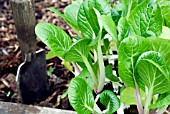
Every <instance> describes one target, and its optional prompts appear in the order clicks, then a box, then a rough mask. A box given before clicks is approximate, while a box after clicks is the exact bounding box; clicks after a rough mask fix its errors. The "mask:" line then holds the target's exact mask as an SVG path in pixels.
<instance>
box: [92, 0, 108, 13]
mask: <svg viewBox="0 0 170 114" xmlns="http://www.w3.org/2000/svg"><path fill="white" fill-rule="evenodd" d="M89 1H90V4H93V5H94V8H96V9H97V10H98V11H99V12H100V14H101V15H107V14H109V13H110V9H111V6H110V5H109V1H107V0H89Z"/></svg>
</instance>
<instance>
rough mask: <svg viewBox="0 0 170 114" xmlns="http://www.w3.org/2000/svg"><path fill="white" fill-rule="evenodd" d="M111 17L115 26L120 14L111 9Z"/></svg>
mask: <svg viewBox="0 0 170 114" xmlns="http://www.w3.org/2000/svg"><path fill="white" fill-rule="evenodd" d="M111 16H112V20H113V21H114V22H115V24H116V25H117V24H118V21H119V19H120V18H121V12H118V11H117V10H115V9H111Z"/></svg>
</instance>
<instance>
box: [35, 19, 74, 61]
mask: <svg viewBox="0 0 170 114" xmlns="http://www.w3.org/2000/svg"><path fill="white" fill-rule="evenodd" d="M35 33H36V35H37V36H38V37H39V38H40V39H41V40H42V41H43V42H44V43H45V44H46V45H47V46H48V47H49V48H50V49H51V50H52V51H53V52H54V53H55V54H56V55H57V56H60V57H62V58H63V57H64V55H65V53H66V51H67V50H68V48H69V47H70V46H71V44H72V41H71V39H70V37H69V36H68V35H67V34H66V33H65V32H64V31H63V30H62V29H61V28H59V27H57V26H55V25H53V24H50V23H46V22H42V23H39V24H37V26H36V27H35Z"/></svg>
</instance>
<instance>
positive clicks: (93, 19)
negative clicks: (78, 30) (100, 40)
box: [89, 6, 100, 36]
mask: <svg viewBox="0 0 170 114" xmlns="http://www.w3.org/2000/svg"><path fill="white" fill-rule="evenodd" d="M89 16H90V20H89V23H90V26H91V27H92V29H93V31H94V33H95V35H96V36H97V35H98V33H99V31H100V26H99V23H98V17H97V14H96V12H95V10H94V8H93V7H92V6H89Z"/></svg>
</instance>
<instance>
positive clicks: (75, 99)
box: [68, 78, 94, 114]
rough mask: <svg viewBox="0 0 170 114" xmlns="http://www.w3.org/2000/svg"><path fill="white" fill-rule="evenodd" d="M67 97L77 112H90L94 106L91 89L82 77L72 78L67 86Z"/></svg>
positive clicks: (81, 113) (87, 113)
mask: <svg viewBox="0 0 170 114" xmlns="http://www.w3.org/2000/svg"><path fill="white" fill-rule="evenodd" d="M68 98H69V101H70V104H71V106H72V107H73V108H74V109H75V111H76V112H77V113H78V114H91V113H92V111H93V106H94V97H93V94H92V89H91V88H90V87H89V86H88V84H87V83H86V82H85V81H84V80H83V79H82V78H74V79H72V80H71V82H70V86H69V87H68Z"/></svg>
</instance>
